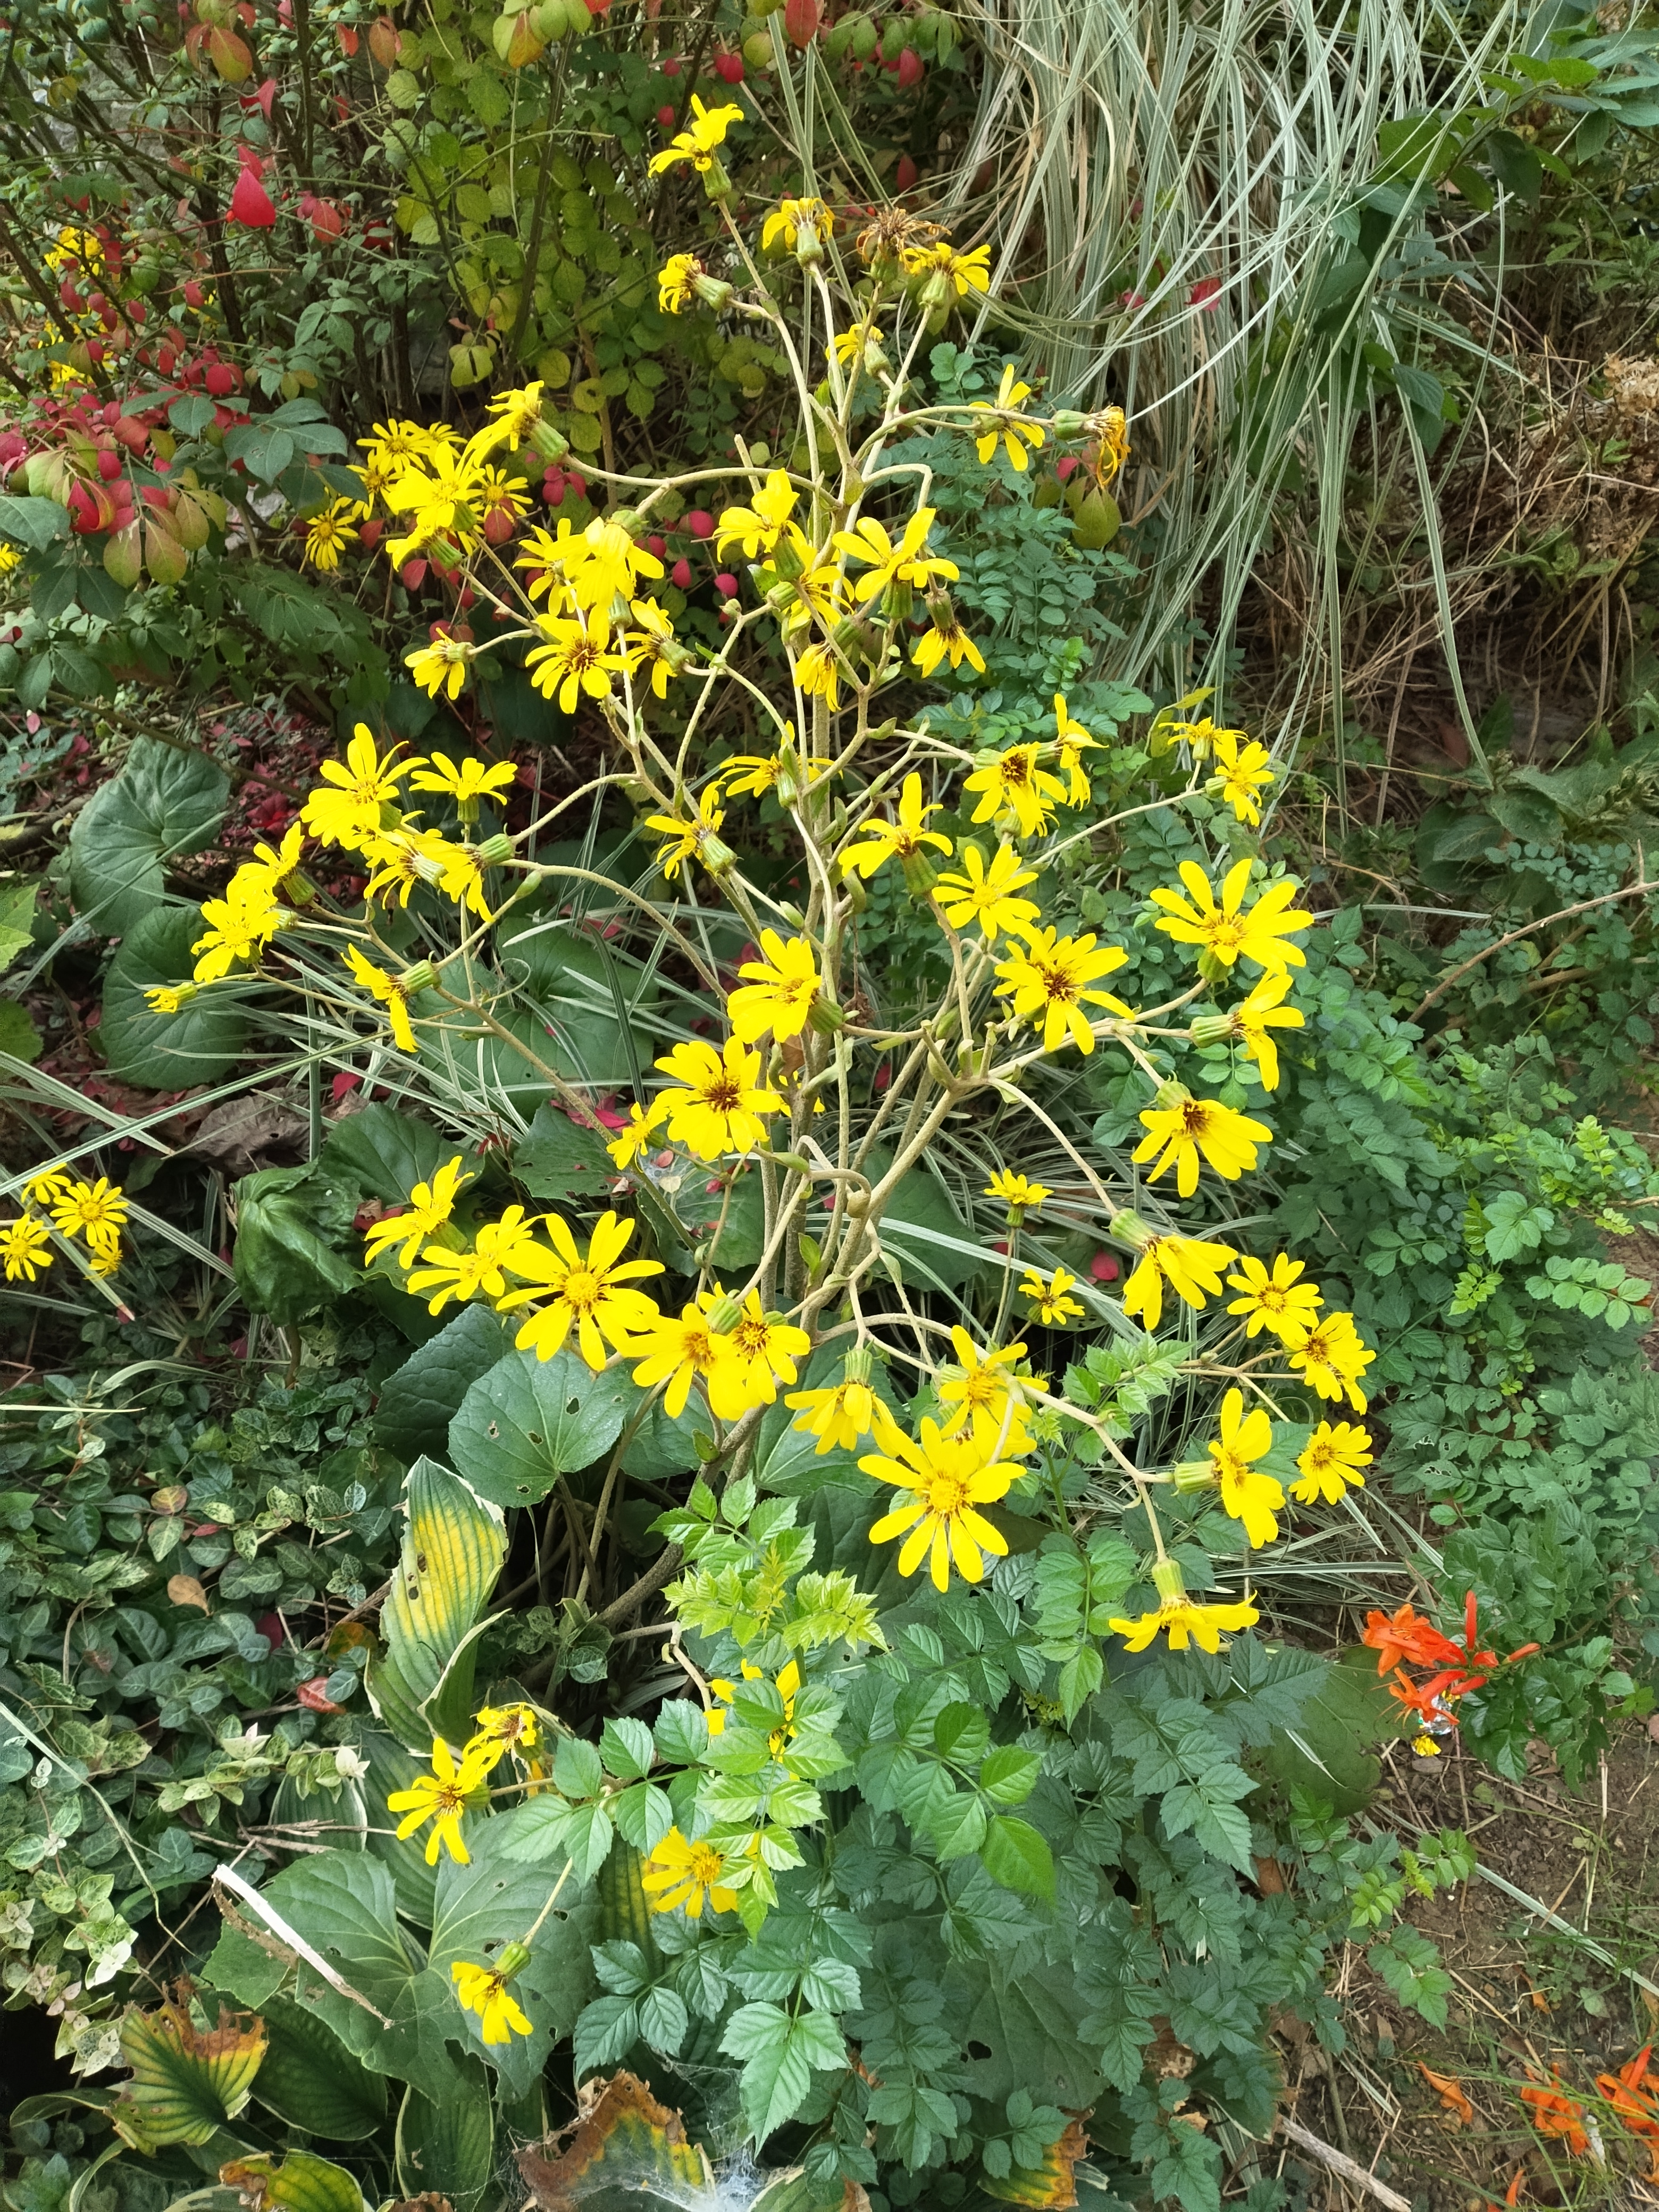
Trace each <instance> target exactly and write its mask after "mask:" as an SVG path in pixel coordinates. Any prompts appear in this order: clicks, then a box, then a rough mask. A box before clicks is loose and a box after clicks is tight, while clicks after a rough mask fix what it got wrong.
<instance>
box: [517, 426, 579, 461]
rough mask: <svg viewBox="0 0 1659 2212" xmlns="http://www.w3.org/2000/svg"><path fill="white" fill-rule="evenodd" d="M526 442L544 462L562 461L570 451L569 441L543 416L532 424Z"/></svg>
mask: <svg viewBox="0 0 1659 2212" xmlns="http://www.w3.org/2000/svg"><path fill="white" fill-rule="evenodd" d="M527 442H528V443H529V444H530V445H532V446H533V447H534V448H535V449H536V451H537V452H538V453H539V454H540V455H541V457H542V459H544V461H550V462H551V461H562V459H564V457H565V455H566V454H567V453H568V452H569V451H570V441H569V439H568V438H567V437H565V436H564V435H563V434H562V432H561V431H559V430H557V429H556V428H554V426H553V424H552V423H551V422H548V421H547V419H546V418H545V416H544V417H543V418H542V420H541V421H539V422H532V425H531V427H530V436H529V440H528V441H527Z"/></svg>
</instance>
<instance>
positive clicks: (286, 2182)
mask: <svg viewBox="0 0 1659 2212" xmlns="http://www.w3.org/2000/svg"><path fill="white" fill-rule="evenodd" d="M219 2179H220V2180H221V2182H222V2183H223V2185H224V2186H225V2187H226V2188H227V2189H234V2190H235V2191H237V2193H238V2194H239V2195H240V2197H241V2200H242V2202H243V2203H244V2204H257V2205H258V2207H259V2208H260V2212H363V2192H362V2190H361V2189H359V2187H358V2186H357V2184H356V2181H354V2180H353V2179H352V2177H351V2176H350V2175H349V2173H348V2172H346V2170H345V2168H344V2167H343V2166H335V2165H333V2164H332V2163H331V2161H330V2160H327V2159H325V2158H319V2157H318V2156H317V2154H315V2152H314V2151H308V2150H295V2151H290V2152H289V2154H288V2156H287V2157H286V2158H281V2159H279V2158H273V2157H272V2156H271V2155H270V2153H269V2152H265V2151H261V2152H258V2153H255V2154H252V2156H250V2157H247V2158H234V2159H232V2160H229V2161H228V2164H226V2165H224V2166H221V2167H220V2168H219Z"/></svg>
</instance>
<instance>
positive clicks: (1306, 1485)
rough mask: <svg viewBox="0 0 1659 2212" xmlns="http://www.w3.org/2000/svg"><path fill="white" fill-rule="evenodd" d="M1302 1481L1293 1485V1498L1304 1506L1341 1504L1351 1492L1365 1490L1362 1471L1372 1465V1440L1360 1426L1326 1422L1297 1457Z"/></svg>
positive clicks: (1366, 1430)
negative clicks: (1320, 1502)
mask: <svg viewBox="0 0 1659 2212" xmlns="http://www.w3.org/2000/svg"><path fill="white" fill-rule="evenodd" d="M1296 1463H1297V1466H1298V1467H1299V1468H1301V1470H1302V1480H1300V1481H1299V1482H1293V1483H1292V1484H1291V1497H1292V1498H1295V1499H1297V1502H1298V1503H1299V1504H1303V1505H1312V1504H1315V1503H1316V1501H1320V1500H1322V1501H1323V1502H1324V1504H1327V1505H1335V1504H1338V1503H1339V1502H1340V1499H1341V1498H1342V1496H1343V1494H1344V1492H1346V1491H1347V1490H1349V1489H1351V1488H1352V1489H1356V1490H1363V1489H1364V1487H1365V1478H1364V1475H1363V1474H1361V1473H1360V1469H1361V1468H1367V1467H1369V1466H1370V1463H1371V1438H1370V1431H1369V1430H1368V1429H1362V1428H1361V1427H1360V1426H1359V1425H1358V1422H1348V1421H1338V1422H1337V1423H1336V1424H1335V1425H1332V1424H1331V1423H1330V1422H1329V1421H1322V1422H1321V1423H1320V1424H1319V1426H1318V1427H1317V1428H1316V1430H1315V1431H1314V1432H1313V1434H1312V1435H1311V1436H1310V1437H1309V1439H1308V1441H1307V1443H1306V1444H1305V1445H1304V1448H1303V1449H1302V1450H1300V1451H1299V1452H1298V1453H1297V1455H1296Z"/></svg>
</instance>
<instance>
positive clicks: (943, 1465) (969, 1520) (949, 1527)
mask: <svg viewBox="0 0 1659 2212" xmlns="http://www.w3.org/2000/svg"><path fill="white" fill-rule="evenodd" d="M859 1465H860V1467H861V1468H863V1470H864V1472H865V1473H866V1474H869V1475H873V1476H874V1477H875V1479H876V1480H877V1481H878V1482H885V1483H890V1484H891V1485H892V1486H893V1487H894V1488H895V1489H896V1490H901V1491H908V1492H910V1495H909V1496H908V1498H902V1499H901V1500H900V1501H899V1503H898V1504H896V1505H895V1506H894V1507H893V1510H891V1512H890V1513H885V1514H884V1515H883V1516H882V1517H881V1519H880V1520H879V1521H878V1522H876V1524H875V1526H874V1527H873V1528H872V1529H871V1531H870V1541H871V1542H872V1544H885V1543H889V1542H890V1541H891V1540H892V1539H893V1538H894V1537H895V1536H902V1537H903V1538H904V1543H903V1545H902V1548H901V1549H900V1552H899V1556H898V1571H899V1572H900V1573H901V1574H902V1575H913V1574H915V1571H916V1569H917V1568H918V1567H919V1566H920V1565H921V1562H922V1560H923V1559H924V1558H925V1559H927V1568H928V1572H929V1574H930V1575H931V1576H932V1577H933V1587H934V1589H939V1590H942V1589H947V1588H948V1587H949V1584H950V1580H951V1567H952V1565H954V1566H955V1568H956V1571H957V1573H958V1574H959V1575H960V1576H961V1577H962V1578H963V1581H964V1582H969V1583H976V1582H979V1581H981V1579H982V1577H983V1576H984V1573H985V1557H984V1555H985V1553H987V1552H990V1553H994V1555H995V1556H996V1557H997V1558H999V1559H1001V1558H1003V1557H1005V1556H1006V1553H1007V1550H1008V1541H1007V1539H1006V1537H1005V1536H1004V1535H1003V1534H1002V1533H1001V1531H1000V1529H999V1528H995V1527H994V1525H993V1523H992V1522H989V1521H987V1519H986V1518H985V1516H984V1515H983V1514H982V1513H981V1512H979V1511H978V1510H976V1509H977V1508H978V1507H980V1506H981V1505H987V1504H993V1503H994V1501H995V1500H996V1499H997V1498H1002V1497H1006V1494H1007V1491H1008V1486H1009V1485H1010V1483H1012V1481H1013V1480H1014V1479H1015V1477H1016V1476H1017V1475H1018V1474H1021V1473H1022V1472H1023V1470H1022V1468H1020V1466H1019V1463H1018V1461H1016V1460H990V1459H988V1458H987V1446H986V1445H985V1444H984V1443H981V1440H980V1437H978V1435H977V1434H976V1433H975V1431H973V1430H971V1429H970V1430H969V1431H966V1432H965V1433H961V1434H957V1435H955V1436H945V1435H942V1434H941V1433H940V1431H939V1426H938V1425H937V1423H935V1422H933V1421H926V1420H925V1421H923V1423H922V1425H921V1437H920V1438H919V1439H917V1440H916V1441H915V1442H914V1443H913V1442H912V1441H911V1439H910V1438H909V1437H898V1438H897V1439H896V1442H894V1443H890V1444H889V1446H888V1448H887V1451H886V1453H885V1454H883V1453H875V1452H872V1453H869V1454H867V1455H866V1456H865V1457H864V1458H862V1459H860V1462H859Z"/></svg>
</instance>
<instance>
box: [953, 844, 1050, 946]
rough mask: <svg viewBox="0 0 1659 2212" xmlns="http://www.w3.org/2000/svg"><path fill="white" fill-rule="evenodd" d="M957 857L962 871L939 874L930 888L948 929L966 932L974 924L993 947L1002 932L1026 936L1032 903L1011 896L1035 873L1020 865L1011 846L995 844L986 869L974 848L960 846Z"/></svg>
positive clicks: (1034, 913) (1034, 917) (1032, 914)
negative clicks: (994, 849)
mask: <svg viewBox="0 0 1659 2212" xmlns="http://www.w3.org/2000/svg"><path fill="white" fill-rule="evenodd" d="M958 857H959V858H960V860H961V861H962V868H963V872H962V873H961V874H960V875H942V876H941V877H940V878H939V881H938V882H937V883H936V884H934V886H933V902H934V904H935V905H936V906H937V907H938V908H939V911H940V913H941V914H943V915H944V916H945V921H947V922H949V924H950V925H951V928H952V929H967V928H969V927H970V926H971V925H972V924H973V923H975V922H977V923H978V924H979V927H980V933H981V936H982V937H983V938H984V939H985V941H986V943H987V945H994V944H995V943H996V941H997V939H998V938H999V936H1000V935H1001V933H1002V932H1003V931H1004V930H1006V931H1007V932H1008V933H1009V934H1010V935H1011V936H1014V937H1024V936H1027V935H1029V934H1030V924H1031V923H1032V922H1034V921H1036V920H1037V917H1038V912H1039V909H1038V907H1037V903H1036V900H1035V899H1024V898H1016V897H1015V896H1014V893H1015V892H1016V891H1019V890H1024V888H1025V886H1026V884H1034V883H1035V882H1036V879H1037V872H1036V869H1035V868H1028V867H1026V866H1024V864H1023V863H1022V861H1021V860H1020V857H1019V855H1018V853H1016V852H1015V850H1014V848H1013V847H1012V845H999V846H998V847H997V849H996V851H995V853H994V854H993V856H992V860H991V865H990V866H989V867H988V868H987V866H986V865H985V860H984V858H983V855H982V854H981V852H980V849H979V847H978V846H977V845H964V846H963V848H962V851H961V854H960V855H959V856H958Z"/></svg>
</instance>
